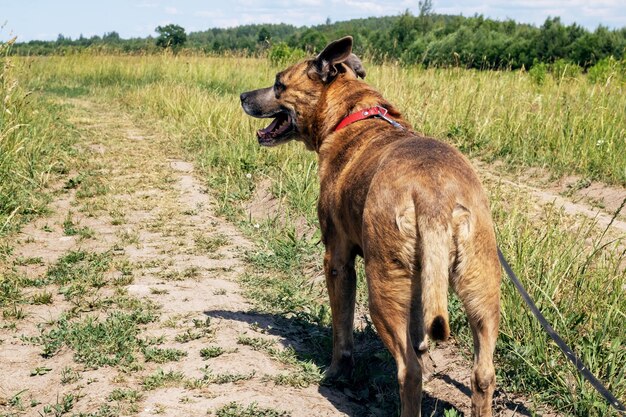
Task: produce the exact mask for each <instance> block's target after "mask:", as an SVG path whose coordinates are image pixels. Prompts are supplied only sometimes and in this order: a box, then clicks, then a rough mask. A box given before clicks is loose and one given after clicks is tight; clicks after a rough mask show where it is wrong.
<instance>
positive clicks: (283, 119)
mask: <svg viewBox="0 0 626 417" xmlns="http://www.w3.org/2000/svg"><path fill="white" fill-rule="evenodd" d="M294 130H295V126H294V124H293V120H292V119H291V116H290V115H289V113H286V112H280V113H278V114H277V115H276V118H275V119H274V120H272V123H270V124H269V126H267V127H266V128H265V129H260V130H258V131H257V132H256V135H257V137H258V138H259V144H261V145H263V146H272V145H275V144H277V143H278V142H282V140H283V139H286V138H287V136H288V135H289V134H290V133H291V132H293V131H294Z"/></svg>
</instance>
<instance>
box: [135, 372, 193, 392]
mask: <svg viewBox="0 0 626 417" xmlns="http://www.w3.org/2000/svg"><path fill="white" fill-rule="evenodd" d="M184 378H185V375H184V374H183V373H182V372H176V371H173V370H170V371H167V372H165V371H164V370H163V369H161V368H159V369H158V370H157V371H156V372H154V373H153V374H150V375H148V376H146V377H144V378H143V380H142V381H141V385H142V387H143V390H144V391H151V390H154V389H157V388H162V387H165V386H175V385H178V384H180V383H182V382H183V380H184Z"/></svg>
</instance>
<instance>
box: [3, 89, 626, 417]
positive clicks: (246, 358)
mask: <svg viewBox="0 0 626 417" xmlns="http://www.w3.org/2000/svg"><path fill="white" fill-rule="evenodd" d="M69 104H71V106H72V109H73V110H72V111H74V112H75V113H74V116H73V120H72V121H73V122H74V123H75V124H76V125H77V126H78V127H79V129H80V131H81V132H83V137H82V146H83V147H84V149H85V151H86V152H87V154H89V155H90V157H89V160H88V161H86V166H87V167H88V168H89V169H91V170H93V171H94V172H97V173H98V175H99V177H98V178H100V179H101V180H102V181H103V182H104V184H105V185H106V187H107V189H108V192H107V193H106V194H105V195H102V196H100V197H98V198H94V199H82V198H79V196H77V193H76V191H75V190H72V189H70V190H66V189H64V188H63V187H62V186H57V188H58V189H57V191H56V192H55V193H54V194H55V198H54V201H52V202H51V204H50V214H49V215H48V216H45V217H42V218H39V219H37V220H35V221H33V222H31V223H30V224H28V225H26V226H25V227H24V228H23V229H22V231H21V232H20V233H19V234H18V235H17V236H15V237H14V238H13V242H12V244H13V248H14V253H13V255H12V257H13V259H18V258H24V259H26V258H31V259H32V258H39V259H40V261H38V262H36V263H35V264H30V265H21V266H18V267H17V268H18V269H19V272H21V273H23V274H24V275H26V276H29V277H31V278H36V277H38V276H42V275H43V274H45V272H46V270H47V268H48V266H49V265H51V264H53V263H55V262H56V261H57V260H58V259H59V258H60V257H61V256H62V255H64V254H65V253H67V252H68V251H70V250H84V251H90V252H98V253H100V252H105V251H113V253H114V254H115V257H116V259H122V260H125V261H127V262H129V263H130V264H131V265H133V268H134V269H133V281H132V283H130V284H129V285H127V286H126V290H127V292H128V294H129V295H132V296H135V297H138V298H140V299H142V300H151V301H153V302H154V303H155V304H157V305H159V306H160V310H159V312H160V319H159V320H158V321H156V322H153V323H150V324H147V325H145V326H142V328H141V329H142V331H141V336H142V337H147V336H157V337H158V336H164V338H165V340H166V343H165V345H164V347H173V348H178V349H182V350H184V351H186V352H187V356H185V357H183V358H182V359H181V360H180V361H178V362H169V363H165V364H153V363H146V365H145V368H144V369H142V370H140V371H138V372H121V371H120V370H118V369H116V368H115V367H107V366H104V367H100V368H98V369H89V368H86V367H84V366H83V365H81V364H79V363H77V362H76V361H75V359H74V356H73V352H72V351H71V350H70V349H69V348H67V347H65V348H62V350H61V351H60V352H59V353H58V354H56V355H55V356H52V357H51V358H47V359H45V358H43V357H42V355H41V353H42V352H41V346H39V345H37V344H33V343H30V342H28V341H27V338H28V337H33V336H38V335H39V334H40V328H42V327H45V326H46V323H50V322H52V321H54V320H55V319H57V318H58V317H59V316H60V315H61V314H62V313H63V312H64V311H66V310H68V309H69V308H71V307H72V306H71V305H70V303H68V302H67V301H65V300H64V298H63V296H62V295H60V294H59V293H58V288H55V287H53V286H50V287H49V288H48V289H49V290H50V291H51V292H52V293H53V302H52V304H50V305H34V304H28V305H25V306H24V313H25V315H26V317H25V318H24V319H22V320H18V321H15V328H14V329H12V330H11V329H10V328H9V326H8V325H4V326H2V329H3V331H2V334H1V335H0V414H2V415H5V414H6V415H13V414H15V415H38V413H39V412H41V410H42V407H43V406H44V405H46V404H58V403H59V401H60V399H61V398H63V396H64V395H66V394H67V393H73V394H74V395H75V396H76V400H75V402H74V404H73V408H72V410H71V413H80V412H83V413H95V412H96V411H97V410H98V409H99V407H101V406H102V405H103V404H106V403H108V402H109V400H108V398H109V395H110V394H111V392H112V391H113V390H114V389H115V388H133V389H136V390H138V391H140V392H141V394H142V398H141V399H140V400H139V402H138V403H137V404H136V407H137V409H136V415H139V416H151V415H155V414H158V415H164V416H191V415H206V414H207V412H211V411H214V410H216V409H218V408H220V407H222V406H224V405H226V404H229V403H231V402H233V401H236V402H239V403H241V404H244V405H248V404H251V403H257V404H258V406H259V407H266V408H274V409H276V410H284V411H287V412H288V413H289V415H291V416H293V417H300V416H302V417H304V416H354V417H357V416H368V415H379V411H380V410H369V409H367V407H366V406H364V405H363V404H362V403H360V402H358V401H355V400H354V396H353V395H352V394H351V392H350V390H349V389H348V388H344V389H338V388H333V387H326V386H318V385H315V384H313V385H310V386H308V387H306V388H293V387H289V386H284V385H277V384H275V383H274V382H271V381H270V380H269V379H270V378H268V377H271V376H274V375H278V374H282V373H285V372H289V371H290V368H289V365H285V364H284V363H281V362H280V361H277V360H275V359H273V358H272V357H271V356H270V355H268V354H267V353H264V352H263V351H259V350H254V349H253V348H251V347H250V346H246V345H242V344H239V343H238V340H239V338H240V337H242V336H246V335H247V336H252V337H258V338H262V339H268V340H272V341H274V343H275V346H277V347H278V348H279V349H282V348H284V347H287V346H297V344H298V340H294V339H291V340H290V337H291V336H290V334H291V333H290V332H289V329H286V328H284V329H281V326H285V325H286V324H285V323H284V321H281V320H277V319H276V318H275V317H273V316H271V315H267V314H259V313H255V312H254V310H253V308H252V305H251V304H250V303H249V302H248V301H247V300H246V298H245V297H244V295H243V294H242V289H241V287H240V285H239V283H238V278H239V277H240V276H241V274H243V273H244V271H245V268H246V265H245V261H244V257H245V253H246V251H248V250H251V248H252V247H253V246H254V245H253V243H252V242H249V241H248V240H247V239H246V238H245V237H244V236H243V235H242V233H241V232H240V231H238V229H237V228H236V227H235V226H233V225H232V224H230V223H228V222H227V221H226V220H225V219H223V218H220V217H219V216H217V215H216V213H215V203H214V201H213V200H212V197H211V190H207V189H206V188H205V186H204V185H203V183H202V182H201V181H200V179H199V178H198V177H197V176H196V173H195V171H194V166H193V164H191V163H190V162H188V161H184V160H182V159H181V158H180V155H178V154H176V152H175V151H173V150H172V149H171V147H169V146H167V145H168V144H167V141H166V140H165V139H163V138H160V137H158V135H155V134H154V133H153V132H149V131H146V130H145V128H141V127H139V126H137V125H136V124H135V123H134V122H133V121H132V120H131V119H130V118H128V117H124V116H123V115H122V116H120V114H119V113H117V112H116V110H115V109H112V108H110V107H108V106H106V105H104V104H102V103H97V102H94V101H86V100H77V99H73V100H71V101H70V102H69ZM481 171H482V172H483V173H484V175H485V176H489V175H498V174H492V173H490V171H489V170H488V169H487V168H486V167H482V168H481ZM498 178H500V180H501V181H504V182H506V183H507V184H510V185H512V186H516V187H524V188H528V189H529V191H530V192H531V194H533V195H535V196H536V197H537V200H538V204H543V203H545V202H553V201H555V202H557V204H563V206H564V207H565V209H566V210H573V211H575V212H577V213H582V214H583V215H589V216H592V217H594V218H597V219H598V221H599V222H600V221H601V220H602V221H603V222H604V221H606V219H607V218H609V219H610V217H607V216H609V214H608V213H609V211H610V210H611V209H612V208H613V207H616V206H619V204H620V203H621V202H620V201H619V200H620V198H622V197H624V196H625V195H626V193H624V190H623V189H617V190H616V191H611V192H609V193H608V194H607V193H605V192H604V191H602V190H604V188H602V187H599V186H596V185H590V186H588V187H585V190H587V192H588V194H587V196H588V197H589V198H593V199H594V200H595V201H599V200H601V201H603V204H604V205H605V207H606V209H605V210H603V209H598V208H595V207H592V206H591V205H590V204H588V203H587V202H586V201H585V198H586V197H580V198H576V199H572V198H571V197H567V196H563V195H561V194H562V191H561V190H562V189H564V188H563V187H565V188H567V185H563V186H558V187H557V186H556V185H555V186H552V187H544V188H535V187H533V186H526V185H519V184H518V183H517V182H516V181H513V180H509V179H503V177H502V176H500V175H498ZM613 192H614V193H615V195H613V194H611V193H613ZM576 196H579V194H578V191H577V192H576ZM612 196H613V197H615V198H613V197H612ZM279 206H280V204H279V202H278V201H276V200H275V199H273V197H272V196H271V193H270V192H269V184H268V183H265V184H264V183H261V184H259V186H258V187H257V192H256V194H255V196H254V198H253V200H252V201H251V203H250V204H248V205H247V206H246V207H247V208H248V209H249V215H250V217H251V218H258V219H260V220H262V219H263V216H269V217H272V216H274V217H275V216H278V215H279V214H278V208H279ZM70 212H71V216H72V220H73V222H74V223H75V224H79V225H80V226H81V227H84V226H87V227H89V228H90V229H91V230H93V232H94V233H93V234H94V236H95V237H94V238H81V237H80V236H78V235H73V236H67V235H66V234H65V233H64V230H63V229H64V228H63V223H64V221H66V219H67V216H68V213H70ZM119 217H121V218H122V219H123V221H116V220H115V219H116V218H119ZM622 219H623V217H620V218H619V219H616V220H615V221H613V223H612V227H615V228H617V229H619V230H622V231H626V229H624V225H625V223H624V222H623V220H622ZM299 230H300V231H301V232H302V233H308V231H307V226H306V222H304V221H303V223H302V224H301V225H300V226H299ZM199 241H204V242H206V241H215V242H220V243H219V245H218V247H216V248H214V249H213V250H203V249H202V247H201V246H199V244H198V242H199ZM41 290H42V289H37V290H36V291H37V292H40V291H41ZM30 291H32V292H34V291H35V290H30ZM105 291H106V290H105ZM29 295H31V294H29V293H27V294H26V296H29ZM101 295H102V296H104V295H105V294H101ZM207 319H209V321H210V328H211V334H210V335H208V336H205V337H201V338H198V339H196V340H191V341H187V342H178V341H175V340H176V339H175V337H176V336H177V335H179V334H181V333H182V332H183V331H186V330H187V329H189V328H190V326H191V328H193V325H192V324H191V323H193V320H196V321H201V322H205V321H206V320H207ZM3 324H5V323H3ZM268 329H273V330H272V331H268ZM207 346H219V347H221V348H222V349H223V350H224V351H225V352H226V353H224V354H222V355H221V356H218V357H216V358H212V359H208V360H204V359H203V358H202V357H201V355H200V350H201V349H202V348H205V347H207ZM431 355H432V359H433V365H434V367H435V368H434V373H433V374H432V375H430V377H429V380H428V382H426V383H425V387H424V388H425V392H426V394H425V399H424V415H426V416H430V415H434V416H440V415H443V411H442V410H444V409H446V408H451V407H455V408H456V409H457V410H458V411H460V412H461V413H463V414H464V415H470V410H469V403H470V398H469V395H470V382H469V375H470V369H471V360H469V359H468V358H467V357H466V355H464V354H463V353H462V352H460V350H459V348H458V347H457V346H456V345H455V343H454V342H453V341H452V342H450V343H447V344H445V345H442V346H439V347H438V348H437V349H434V350H433V351H432V353H431ZM207 365H208V366H209V367H210V369H211V370H212V372H213V373H214V374H221V373H228V372H230V373H233V372H236V373H239V374H245V375H248V377H247V378H246V379H242V380H240V381H236V382H228V383H223V384H217V383H215V384H208V385H205V386H202V387H200V388H191V387H185V386H184V385H180V384H179V385H176V386H169V387H168V386H165V387H162V388H157V389H154V390H142V389H141V378H142V377H145V376H146V375H149V374H151V373H153V372H154V371H156V370H157V369H158V368H162V369H163V370H164V371H165V372H168V371H170V370H173V371H179V372H183V373H184V375H185V377H186V378H189V379H193V378H196V379H198V378H202V376H203V375H204V374H203V368H204V367H205V366H207ZM38 367H40V368H46V369H49V371H47V372H46V373H45V374H43V375H35V376H31V371H33V370H35V369H36V368H38ZM66 368H71V369H73V370H76V371H77V372H79V374H80V378H79V379H78V380H76V381H71V382H67V381H62V379H63V370H64V369H66ZM16 394H19V395H18V397H20V398H21V406H18V405H16V400H15V398H16ZM33 402H34V403H35V404H36V405H35V406H33V407H31V406H30V404H33ZM535 409H536V407H534V406H533V405H532V403H531V402H530V401H529V400H527V399H525V398H522V397H518V396H514V395H511V394H508V393H506V392H505V391H503V390H501V389H500V390H499V391H498V392H497V394H496V397H495V411H496V413H495V415H499V416H530V415H532V412H531V411H530V410H535ZM128 413H129V414H131V413H130V412H128ZM42 414H43V413H42ZM383 414H384V413H383ZM122 415H125V414H124V412H122ZM543 415H556V414H555V413H552V412H544V413H543Z"/></svg>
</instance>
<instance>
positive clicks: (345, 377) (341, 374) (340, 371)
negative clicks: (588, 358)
mask: <svg viewBox="0 0 626 417" xmlns="http://www.w3.org/2000/svg"><path fill="white" fill-rule="evenodd" d="M352 368H353V367H352V366H350V365H349V364H348V365H346V364H344V365H343V366H333V365H331V366H330V367H329V368H328V369H327V370H326V372H324V377H323V378H322V384H324V385H335V386H337V385H347V384H349V382H350V380H351V378H352Z"/></svg>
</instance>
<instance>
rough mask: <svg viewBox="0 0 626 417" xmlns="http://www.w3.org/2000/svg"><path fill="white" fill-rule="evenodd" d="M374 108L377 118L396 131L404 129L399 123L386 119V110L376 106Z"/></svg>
mask: <svg viewBox="0 0 626 417" xmlns="http://www.w3.org/2000/svg"><path fill="white" fill-rule="evenodd" d="M376 108H377V109H378V117H380V118H381V119H383V120H384V121H386V122H387V123H389V124H390V125H391V126H393V127H397V128H398V129H404V127H403V126H402V125H401V124H400V123H398V122H396V121H395V120H393V119H390V118H389V117H387V112H388V110H387V109H386V108H384V107H382V106H376Z"/></svg>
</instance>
